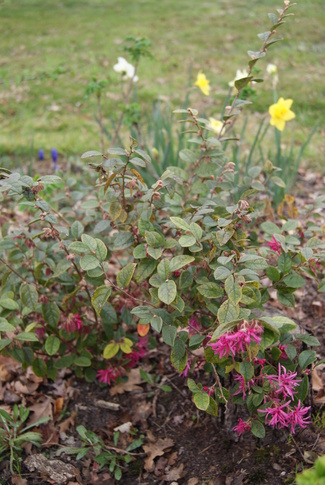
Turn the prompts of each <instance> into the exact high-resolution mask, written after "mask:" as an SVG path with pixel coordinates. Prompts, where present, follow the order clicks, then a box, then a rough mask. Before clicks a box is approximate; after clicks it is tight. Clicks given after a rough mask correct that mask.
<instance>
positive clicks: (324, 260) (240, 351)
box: [0, 1, 325, 481]
mask: <svg viewBox="0 0 325 485" xmlns="http://www.w3.org/2000/svg"><path fill="white" fill-rule="evenodd" d="M292 7H294V5H293V4H291V2H290V1H285V2H284V6H283V7H282V8H280V9H278V10H277V12H276V13H270V14H269V15H268V17H269V27H268V30H266V31H264V32H262V33H260V34H258V37H259V43H260V46H259V48H258V50H249V51H248V65H247V68H246V70H245V71H242V72H241V73H239V74H237V76H236V78H235V80H234V81H233V92H231V93H230V94H229V97H228V100H227V103H226V104H225V107H224V110H223V112H222V113H220V116H219V118H220V120H219V119H216V118H211V117H210V118H208V119H207V118H205V117H204V115H201V114H199V112H198V110H196V109H194V108H190V107H186V108H185V109H178V110H176V112H175V114H176V115H177V117H178V118H179V121H180V124H181V125H182V126H183V127H184V129H183V132H184V134H186V136H187V137H188V138H186V142H187V145H186V148H182V149H181V151H180V152H179V160H181V161H182V163H183V165H182V167H181V166H180V164H178V166H170V167H167V168H166V170H164V171H162V173H160V174H157V170H156V172H155V171H152V169H151V168H150V166H151V165H152V162H153V161H154V160H152V158H151V156H150V154H149V153H148V151H146V150H144V149H143V148H142V147H141V146H139V142H138V140H136V139H135V138H134V137H132V136H131V137H130V138H129V142H128V144H125V145H123V146H116V145H115V142H117V141H119V140H120V136H119V135H120V127H121V126H122V122H123V119H124V118H127V117H128V116H131V114H132V116H135V114H136V113H135V112H134V110H133V112H132V113H131V114H130V111H125V110H122V113H121V114H120V115H119V117H117V120H118V121H117V124H116V128H115V131H114V133H113V136H112V137H111V141H112V144H111V145H110V146H109V148H108V149H106V150H105V143H106V139H105V129H104V124H103V119H102V115H101V112H102V108H101V101H102V95H103V89H104V88H105V83H103V82H101V81H100V80H98V79H97V78H94V79H93V81H92V82H91V83H90V84H89V85H88V95H89V96H95V98H97V103H98V104H97V120H98V124H99V129H100V130H99V131H100V133H99V138H98V139H99V140H100V144H101V145H102V148H103V150H102V151H98V150H93V149H92V148H93V147H92V146H90V147H89V150H88V151H87V152H85V153H84V154H83V155H82V157H81V159H82V163H84V164H87V163H88V165H87V170H89V171H90V172H92V174H90V175H89V174H88V176H87V177H86V176H83V175H81V176H76V175H75V174H73V173H64V172H61V171H60V170H57V169H58V152H57V150H56V149H54V148H53V149H52V150H51V157H52V161H53V169H54V171H55V174H48V175H42V176H39V175H36V176H35V177H33V176H30V175H25V174H23V173H19V172H18V171H12V170H9V169H7V168H2V169H0V178H1V180H0V191H1V196H2V206H3V210H2V219H3V220H2V222H3V223H2V227H1V236H2V239H1V240H0V252H1V254H0V263H1V266H0V271H1V293H0V310H1V313H0V331H1V337H2V338H1V340H0V349H1V353H2V355H3V356H5V357H7V358H11V359H14V360H16V361H17V362H19V363H20V365H21V367H22V369H23V370H26V371H28V369H32V372H33V375H34V376H35V378H36V379H37V378H39V379H48V382H51V381H53V382H55V381H56V380H57V378H58V377H59V378H60V377H61V376H62V375H64V373H65V372H72V373H73V375H74V376H75V377H76V378H80V379H82V380H84V381H85V382H87V383H93V382H95V381H96V382H97V383H101V384H103V385H107V386H110V387H111V388H112V387H113V386H117V388H118V386H127V383H128V382H130V384H129V385H130V386H132V378H133V376H135V372H137V369H138V368H139V367H141V365H142V363H143V361H144V360H145V359H148V358H149V355H150V353H151V352H153V351H158V352H159V348H160V346H162V345H165V347H166V346H167V347H168V348H169V351H168V354H169V356H170V361H171V365H172V367H173V369H174V370H175V372H176V373H177V374H178V375H179V376H180V377H183V378H184V379H185V380H186V383H187V386H188V389H189V391H190V392H191V394H192V400H193V403H194V404H195V406H196V408H197V409H198V410H199V411H205V412H207V413H208V414H209V415H212V416H213V417H220V416H224V422H225V429H226V431H227V432H230V434H231V435H232V436H234V435H235V436H236V435H237V436H238V437H240V436H241V435H242V434H244V433H246V432H251V433H252V435H253V436H255V437H256V438H260V439H264V438H265V437H266V435H267V431H266V429H267V428H271V429H273V430H288V432H289V433H290V434H291V435H292V436H294V435H295V434H296V433H298V432H299V430H300V431H301V430H302V429H305V428H307V426H308V425H310V424H311V406H310V405H308V403H307V404H305V403H304V402H305V400H306V398H307V397H308V393H309V389H310V383H309V376H310V374H311V371H312V370H314V369H315V367H316V366H317V365H319V364H321V363H322V361H321V360H320V361H318V362H316V361H317V354H316V351H315V350H314V348H317V347H318V346H319V341H318V339H317V338H316V337H314V336H313V335H310V334H309V333H306V332H304V331H303V329H302V328H300V327H299V326H298V325H297V322H296V321H295V319H294V318H289V316H287V313H286V312H287V311H288V309H292V308H295V304H296V295H299V291H301V289H302V288H304V287H305V286H306V281H308V284H312V283H311V282H314V283H313V284H315V285H316V286H317V289H318V291H319V292H321V293H322V292H324V289H325V280H324V266H325V252H324V247H325V243H324V231H323V227H322V226H323V214H322V212H323V210H324V206H325V195H319V196H318V197H315V199H314V201H313V202H309V203H308V204H305V205H303V206H301V207H299V217H298V210H297V207H296V205H295V199H294V198H293V197H292V196H291V195H290V194H286V195H285V196H284V197H283V195H284V192H280V195H281V198H279V192H278V191H277V188H280V189H285V188H286V184H285V182H286V180H283V179H285V176H283V172H284V170H282V171H281V168H285V167H279V166H277V165H276V163H277V162H279V160H280V158H279V157H278V158H275V159H274V160H273V163H272V161H271V160H269V159H267V160H263V163H262V164H260V165H256V164H255V163H251V164H250V166H249V165H248V166H247V167H246V171H245V173H241V171H240V167H238V166H236V159H235V161H233V160H234V159H233V158H231V155H232V154H233V153H234V152H232V151H231V150H229V147H230V146H231V143H232V142H237V141H238V138H237V136H236V123H237V119H238V117H240V116H242V111H243V110H245V109H246V108H247V106H249V105H250V104H251V101H250V100H249V99H247V96H248V95H250V96H251V97H252V96H253V94H254V92H253V91H254V84H253V83H260V82H261V81H262V79H261V78H260V75H261V69H262V68H260V67H259V66H260V65H261V63H262V62H265V59H264V58H265V57H267V55H268V54H269V52H268V51H269V49H270V48H271V46H272V48H273V47H275V46H273V44H277V42H278V41H279V40H280V39H279V37H278V35H279V30H280V29H283V28H284V27H286V25H284V24H287V23H289V22H290V20H291V14H292V13H293V8H292ZM149 47H150V45H149V42H148V41H147V40H146V39H145V38H130V39H128V44H127V47H126V52H127V54H129V56H130V57H131V59H130V60H132V61H133V64H131V63H130V62H129V61H127V60H126V59H125V58H119V60H118V63H117V64H116V65H115V66H114V69H115V71H116V72H117V73H118V74H119V75H120V77H121V82H122V92H123V93H124V101H125V102H127V100H128V99H129V96H130V93H131V90H132V88H133V87H134V83H136V82H137V75H138V74H137V73H138V66H139V65H141V64H140V63H141V62H142V60H143V59H142V58H143V57H145V56H148V53H149V50H148V49H149ZM264 65H265V64H264ZM270 70H271V68H270ZM273 74H274V70H273ZM193 84H194V88H195V89H197V90H198V91H199V92H202V94H203V95H205V96H208V95H209V94H210V89H211V82H210V80H209V79H208V78H207V76H206V75H205V73H204V72H203V70H200V71H198V72H197V75H196V80H195V82H194V83H193ZM133 108H134V107H133ZM293 108H294V106H293V101H292V99H290V98H283V97H281V96H279V97H278V98H275V99H274V100H273V102H272V103H271V104H270V107H269V122H270V125H271V126H273V127H274V130H275V134H276V139H277V140H278V148H279V147H280V148H281V145H280V142H279V134H280V132H282V131H284V130H285V129H286V128H287V125H289V123H291V122H292V120H293V119H294V118H295V112H294V111H293ZM132 125H133V128H134V123H132ZM260 126H261V125H260ZM138 134H139V133H138ZM140 137H141V134H140ZM113 142H114V144H113ZM96 143H97V142H96ZM39 157H40V158H43V157H44V152H43V151H41V152H40V153H39ZM89 159H90V160H89ZM89 162H90V163H89ZM76 168H78V167H76ZM296 169H297V167H295V170H296ZM148 174H150V176H151V177H152V178H153V179H154V178H155V176H156V179H155V180H154V182H153V183H152V181H151V183H150V184H149V183H148V185H147V184H146V183H145V180H150V179H148ZM157 175H160V176H159V177H158V176H157ZM281 175H282V176H283V178H281ZM289 175H290V176H292V173H290V174H289ZM293 175H295V173H294V174H293ZM146 177H147V178H146ZM288 177H289V176H288ZM290 180H291V179H290ZM14 214H17V216H14ZM271 298H272V299H273V301H275V302H276V308H277V310H276V311H275V313H274V312H272V311H270V307H269V301H270V299H271ZM156 364H157V363H156ZM137 375H138V374H137ZM139 375H140V376H141V379H142V380H144V381H145V382H147V383H148V384H149V385H150V386H152V387H155V388H156V390H157V392H169V391H170V390H171V388H170V386H168V385H166V384H165V376H164V372H161V373H160V375H157V376H155V377H153V375H152V374H151V373H150V372H148V371H147V370H146V369H145V368H144V369H142V370H140V371H139ZM135 385H136V384H135ZM131 388H132V387H131ZM20 409H22V411H21V419H22V420H24V419H27V417H28V414H27V413H26V412H25V411H24V410H23V408H20ZM234 409H240V411H238V414H237V416H236V417H235V415H234V412H233V411H234ZM14 412H15V413H16V415H17V416H16V418H17V417H18V408H16V409H15V411H14ZM19 412H20V411H19ZM24 413H25V414H24ZM1 416H2V418H4V419H3V422H4V420H6V422H10V419H9V418H10V415H9V414H8V413H7V414H3V415H2V414H1ZM22 416H23V417H24V419H23V418H22ZM25 416H26V417H25ZM16 420H17V419H16ZM14 421H15V419H13V422H14ZM227 423H228V424H227ZM4 424H5V423H4ZM34 426H36V424H34ZM7 431H8V430H7ZM77 431H78V434H79V438H78V439H79V441H80V446H74V447H70V448H69V447H68V446H65V447H64V448H63V449H61V450H60V449H59V450H58V451H57V456H60V455H61V454H62V453H65V454H71V455H77V460H78V459H79V460H81V459H83V458H85V457H86V456H90V457H91V458H90V459H91V460H92V461H93V463H94V465H93V466H94V470H98V468H105V467H106V469H108V471H109V472H110V473H111V474H113V475H114V478H115V480H117V481H119V480H120V479H121V477H122V469H124V468H126V467H127V465H128V464H129V463H130V462H132V461H133V459H135V458H134V457H135V456H138V449H139V448H141V447H142V448H143V450H144V451H145V452H148V451H149V450H150V446H149V445H144V437H143V436H138V434H137V430H136V429H134V428H133V427H132V423H131V424H128V426H126V427H124V428H122V427H118V428H114V431H115V433H114V436H113V444H112V446H110V445H109V446H107V445H106V444H105V443H104V441H103V440H102V438H100V437H97V436H96V434H94V433H93V432H92V431H89V430H87V428H86V427H85V426H79V427H78V428H77ZM22 432H23V431H22ZM124 433H127V434H128V436H129V438H128V440H129V442H128V445H127V446H124V445H125V439H124V443H123V446H124V447H120V445H119V439H120V438H121V437H120V434H121V435H123V434H124ZM2 434H3V433H2ZM23 436H24V435H23ZM28 436H29V438H30V439H28ZM32 438H33V439H32ZM15 439H16V437H15ZM25 439H26V441H30V442H31V443H35V442H36V441H39V439H36V435H33V436H32V434H31V432H30V433H29V434H28V433H27V438H26V436H25ZM292 439H294V437H293V438H292ZM7 441H8V440H7ZM122 441H123V440H122ZM121 446H122V445H121ZM164 446H165V448H167V449H168V448H169V447H170V446H171V444H170V441H169V442H166V443H165V445H164ZM7 448H8V446H7ZM162 449H163V448H162ZM5 450H6V448H4V451H5ZM134 450H136V452H134ZM160 454H162V453H160ZM156 456H159V453H158V455H155V456H154V457H153V455H149V458H150V457H151V458H150V459H148V460H147V461H146V464H145V469H146V471H151V470H152V467H153V466H154V461H153V460H154V458H155V457H156ZM17 463H18V464H19V456H18V457H17ZM33 466H34V467H35V464H34V465H33ZM96 467H97V468H96ZM318 467H319V465H318ZM31 468H32V467H31ZM18 470H19V466H18ZM67 473H69V472H68V471H67ZM180 478H181V477H180ZM252 480H253V478H252ZM169 481H171V480H169Z"/></svg>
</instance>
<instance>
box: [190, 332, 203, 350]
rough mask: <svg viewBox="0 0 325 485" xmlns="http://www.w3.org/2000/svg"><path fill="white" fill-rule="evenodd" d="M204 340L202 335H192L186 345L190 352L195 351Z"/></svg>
mask: <svg viewBox="0 0 325 485" xmlns="http://www.w3.org/2000/svg"><path fill="white" fill-rule="evenodd" d="M204 339H205V336H204V335H198V334H196V335H193V336H192V337H191V338H190V341H189V343H188V346H189V348H190V349H191V350H195V349H198V348H199V347H200V345H201V343H202V342H203V340H204Z"/></svg>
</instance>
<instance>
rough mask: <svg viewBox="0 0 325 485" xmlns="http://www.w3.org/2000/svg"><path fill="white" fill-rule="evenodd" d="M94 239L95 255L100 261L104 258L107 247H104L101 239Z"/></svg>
mask: <svg viewBox="0 0 325 485" xmlns="http://www.w3.org/2000/svg"><path fill="white" fill-rule="evenodd" d="M95 241H96V243H97V247H96V256H97V258H98V259H99V261H100V262H101V263H102V262H103V261H105V259H106V256H107V248H106V246H105V244H104V243H103V241H101V240H100V239H95Z"/></svg>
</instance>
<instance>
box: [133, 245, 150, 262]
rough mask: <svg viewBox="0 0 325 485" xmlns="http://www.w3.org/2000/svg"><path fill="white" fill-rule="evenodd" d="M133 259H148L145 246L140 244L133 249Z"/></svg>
mask: <svg viewBox="0 0 325 485" xmlns="http://www.w3.org/2000/svg"><path fill="white" fill-rule="evenodd" d="M133 257H134V258H135V259H144V258H146V257H147V255H146V248H145V244H144V243H143V244H139V245H138V246H136V247H135V248H134V249H133Z"/></svg>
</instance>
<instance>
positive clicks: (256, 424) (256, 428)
mask: <svg viewBox="0 0 325 485" xmlns="http://www.w3.org/2000/svg"><path fill="white" fill-rule="evenodd" d="M251 431H252V434H253V435H254V436H256V438H265V426H264V424H263V423H261V422H260V421H258V420H257V419H255V420H254V421H253V423H252V427H251Z"/></svg>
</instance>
